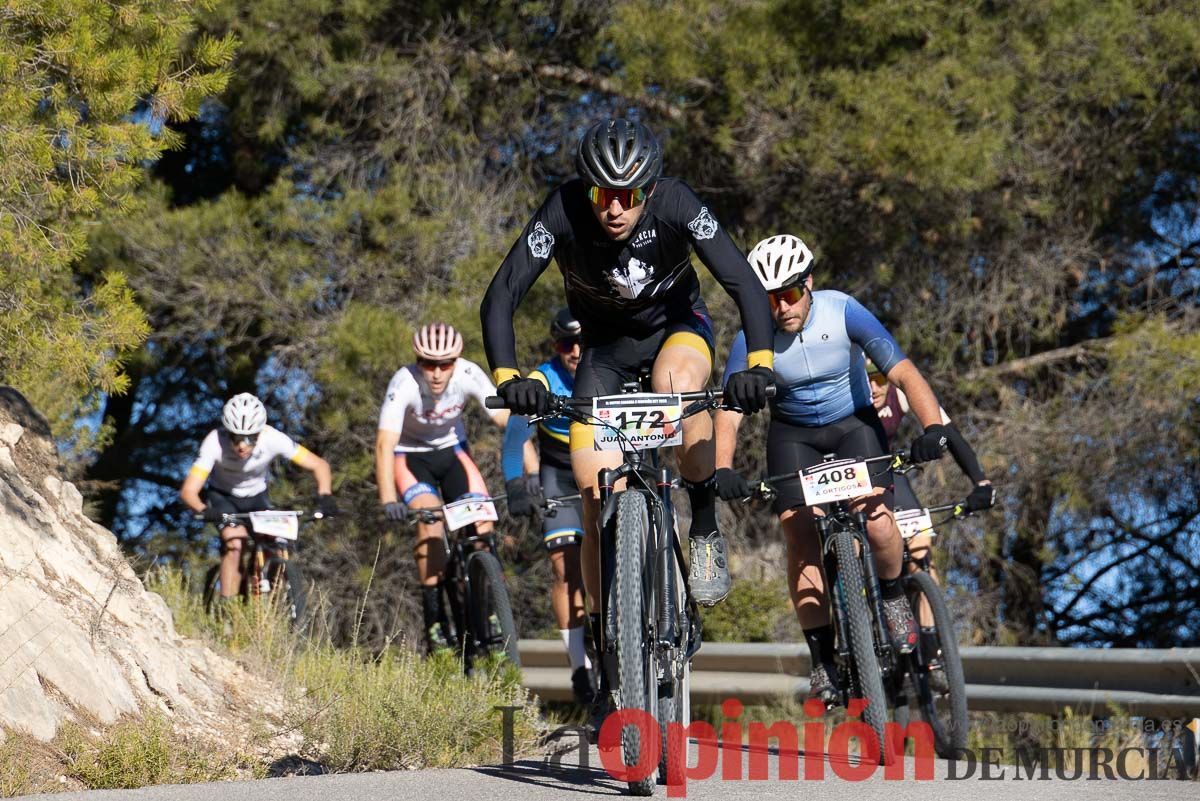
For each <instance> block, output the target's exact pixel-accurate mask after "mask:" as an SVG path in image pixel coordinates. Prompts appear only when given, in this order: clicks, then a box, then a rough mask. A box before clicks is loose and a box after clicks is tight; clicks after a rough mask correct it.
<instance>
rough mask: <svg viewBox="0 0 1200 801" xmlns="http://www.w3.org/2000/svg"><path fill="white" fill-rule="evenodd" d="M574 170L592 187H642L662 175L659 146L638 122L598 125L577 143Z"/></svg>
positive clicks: (590, 129) (603, 123)
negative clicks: (577, 148)
mask: <svg viewBox="0 0 1200 801" xmlns="http://www.w3.org/2000/svg"><path fill="white" fill-rule="evenodd" d="M575 169H577V170H578V171H579V177H580V178H582V179H583V180H584V181H585V182H586V183H589V184H592V185H594V186H603V187H607V188H609V189H636V188H639V187H644V186H647V185H648V184H651V183H654V182H655V181H657V180H658V178H659V177H660V176H661V175H662V146H660V145H659V144H658V140H657V139H655V138H654V134H652V133H650V129H649V128H647V127H646V126H645V125H642V124H641V123H640V122H633V121H631V120H623V119H616V120H606V121H604V122H598V123H596V124H595V125H593V126H592V127H591V128H588V129H587V133H585V134H584V135H583V138H582V139H580V140H579V150H578V152H577V153H576V154H575Z"/></svg>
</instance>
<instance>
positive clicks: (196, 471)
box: [188, 465, 208, 478]
mask: <svg viewBox="0 0 1200 801" xmlns="http://www.w3.org/2000/svg"><path fill="white" fill-rule="evenodd" d="M188 475H189V476H195V477H196V478H208V471H207V470H205V469H204V468H203V467H199V466H198V465H192V469H191V470H189V471H188Z"/></svg>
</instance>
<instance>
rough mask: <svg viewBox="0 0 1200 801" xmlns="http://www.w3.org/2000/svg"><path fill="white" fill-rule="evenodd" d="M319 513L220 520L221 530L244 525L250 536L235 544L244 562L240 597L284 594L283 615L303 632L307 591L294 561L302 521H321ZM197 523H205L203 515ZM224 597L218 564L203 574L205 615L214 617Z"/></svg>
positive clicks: (269, 513) (275, 513) (277, 512)
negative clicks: (240, 543) (239, 549)
mask: <svg viewBox="0 0 1200 801" xmlns="http://www.w3.org/2000/svg"><path fill="white" fill-rule="evenodd" d="M323 517H324V515H322V514H321V513H320V512H312V513H308V512H304V511H301V510H290V511H284V510H268V511H261V512H241V513H230V514H225V515H222V516H221V523H220V525H219V526H218V530H220V529H221V528H224V527H225V526H227V525H230V524H235V525H245V526H246V527H247V528H249V530H250V533H249V534H247V535H243V536H240V537H233V538H231V540H230V541H232V540H242V541H244V542H245V546H243V548H242V559H241V564H240V565H239V570H240V572H241V581H240V583H239V585H238V593H237V594H238V596H240V597H241V598H242V599H243V600H248V599H250V598H257V597H263V596H267V597H273V596H275V595H278V594H279V593H282V598H283V599H284V601H283V609H284V614H285V615H286V616H287V618H288V620H289V621H290V622H291V624H292V625H293V626H294V627H296V628H301V627H302V626H303V625H304V624H305V623H306V622H307V619H306V617H305V614H306V612H307V609H308V589H307V583H306V582H305V580H304V573H303V571H302V570H301V569H300V565H299V564H298V563H297V562H296V561H295V560H294V559H293V558H292V557H293V556H294V551H295V548H296V545H297V543H298V541H299V537H300V523H301V521H303V520H321V519H322V518H323ZM196 519H198V520H201V519H203V518H202V517H201V516H200V515H197V516H196ZM219 597H221V565H220V563H217V564H215V565H213V566H212V567H210V568H209V569H208V572H207V573H205V574H204V611H205V612H207V613H209V614H212V612H213V611H214V609H213V607H214V605H215V604H216V601H217V599H218V598H219Z"/></svg>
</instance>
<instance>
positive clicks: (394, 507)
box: [383, 501, 408, 523]
mask: <svg viewBox="0 0 1200 801" xmlns="http://www.w3.org/2000/svg"><path fill="white" fill-rule="evenodd" d="M383 516H384V517H386V518H387V519H388V520H394V521H396V522H397V523H403V522H404V521H405V520H407V519H408V507H407V506H405V505H404V504H403V503H401V502H400V501H392V502H391V503H385V504H384V505H383Z"/></svg>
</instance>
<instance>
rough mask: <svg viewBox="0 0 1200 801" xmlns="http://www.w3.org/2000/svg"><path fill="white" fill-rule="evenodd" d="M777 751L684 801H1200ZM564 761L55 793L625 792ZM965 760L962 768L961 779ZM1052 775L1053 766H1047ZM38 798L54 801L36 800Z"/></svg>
mask: <svg viewBox="0 0 1200 801" xmlns="http://www.w3.org/2000/svg"><path fill="white" fill-rule="evenodd" d="M775 757H776V755H775V754H774V753H772V754H771V758H770V759H769V760H768V763H769V765H770V776H769V778H768V779H766V780H759V781H748V780H741V781H723V780H721V779H720V778H719V776H720V774H719V770H718V773H717V776H716V777H714V778H709V779H706V780H703V781H691V782H689V783H688V785H687V798H689V799H697V800H698V801H705V800H706V799H712V800H714V801H741V800H742V799H745V800H746V801H751V799H752V800H753V801H766V800H767V799H788V801H795V799H796V798H797V797H803V794H806V793H814V792H815V793H819V794H820V798H821V801H842V799H846V801H875V799H880V801H884V800H885V799H886V801H942V799H946V800H947V801H948V800H949V799H960V798H970V799H972V801H988V799H1006V801H1011V800H1012V799H1014V798H1017V799H1022V800H1023V801H1054V799H1085V798H1086V799H1088V801H1103V800H1104V799H1110V798H1111V799H1127V798H1130V797H1135V798H1138V799H1141V798H1152V799H1153V798H1162V799H1171V800H1172V801H1178V800H1179V799H1182V798H1196V797H1200V790H1198V785H1197V783H1195V782H1186V783H1185V782H1179V781H1153V782H1150V781H1121V780H1113V781H1104V780H1099V781H1087V780H1079V781H1061V780H1057V779H1054V778H1051V779H1050V780H1049V781H1036V782H1031V781H1029V780H1027V779H1025V778H1024V775H1023V777H1022V779H1021V780H1014V770H1013V768H1011V767H1006V768H1002V769H1000V770H998V771H994V773H1001V772H1002V773H1003V774H1004V778H1002V779H997V780H992V781H981V780H980V778H979V777H980V771H979V770H978V768H977V769H976V771H975V774H974V776H973V777H972V778H969V779H959V780H949V779H948V778H947V771H948V769H949V765H948V763H946V762H942V761H938V762H936V763H935V778H934V779H933V780H930V781H917V780H914V779H912V778H909V779H906V780H904V781H894V780H892V781H889V780H885V779H884V778H883V769H882V768H880V769H879V770H878V771H877V772H876V773H875V775H874V776H873V777H871V778H869V779H867V780H864V781H847V780H845V779H842V778H838V777H837V776H836V775H835V772H834V770H833V766H832V765H830V763H829V762H826V763H825V779H824V780H823V781H821V782H817V781H805V780H803V779H801V780H800V781H781V780H779V779H778V777H777V770H776V768H777V764H778V763H777V761H776V758H775ZM563 761H564V762H566V763H569V764H568V765H567V766H564V767H557V766H553V765H548V764H547V763H545V762H543V761H537V760H529V761H518V762H515V763H514V764H512V765H509V766H495V767H481V768H475V769H458V770H422V771H407V772H391V773H364V774H346V775H337V776H303V777H290V778H280V779H265V780H262V781H254V782H223V783H217V784H203V785H170V786H162V787H148V788H143V789H141V790H105V791H93V792H87V793H69V794H60V795H55V796H53V799H54V801H76V800H77V799H78V801H114V800H120V799H129V801H341V799H347V801H408V799H416V800H417V801H484V800H485V799H519V800H520V801H526V799H528V800H529V801H542V800H543V799H544V800H545V801H551V799H553V801H561V799H580V801H584V800H586V799H589V798H597V797H604V796H609V797H612V796H622V795H623V794H624V789H625V785H624V784H623V783H621V782H618V781H617V780H615V779H613V778H612V777H611V776H609V775H608V774H607V773H606V772H605V771H604V770H603V769H602V768H601V767H600V757H599V754H598V753H597V752H596V750H595V748H593V749H592V750H591V751H590V752H589V762H590V767H589V768H587V769H583V768H580V767H579V766H578V764H577V763H578V755H577V754H573V753H572V754H567V755H565V756H564V759H563ZM804 762H805V760H804V757H803V755H801V757H800V764H801V768H800V771H801V773H800V775H801V776H803V775H804V773H803V771H804ZM696 763H697V752H696V746H695V744H693V745H692V747H691V755H690V758H689V764H692V765H695V764H696ZM913 768H914V766H913V764H912V762H911V760H910V761H909V762H908V763H907V764H906V774H905V775H906V776H909V777H911V776H912V774H913ZM962 773H963V765H962V764H961V763H960V764H959V765H958V775H960V776H961V775H962ZM1050 775H1051V776H1052V777H1053V776H1054V772H1053V770H1051V771H1050ZM655 797H656V798H666V797H667V788H666V787H662V786H660V787H658V788H657V790H656V791H655ZM40 798H42V799H47V798H50V797H48V796H40Z"/></svg>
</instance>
